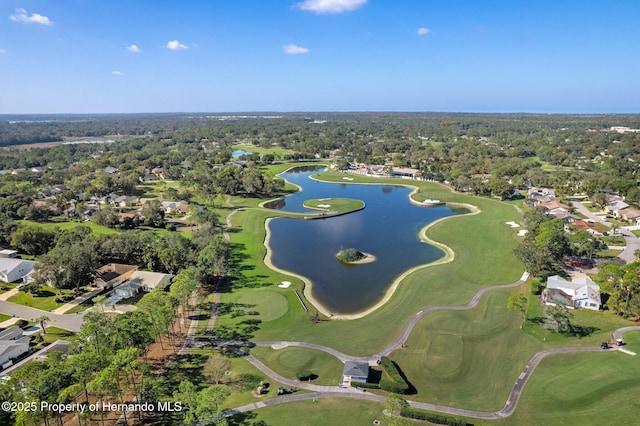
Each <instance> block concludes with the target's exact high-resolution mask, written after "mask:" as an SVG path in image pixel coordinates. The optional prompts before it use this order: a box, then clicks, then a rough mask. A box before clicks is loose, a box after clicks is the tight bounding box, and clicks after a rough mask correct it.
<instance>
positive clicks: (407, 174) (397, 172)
mask: <svg viewBox="0 0 640 426" xmlns="http://www.w3.org/2000/svg"><path fill="white" fill-rule="evenodd" d="M391 176H399V177H403V178H409V179H417V178H420V177H422V173H421V172H420V170H418V169H411V168H408V167H394V168H393V169H392V170H391Z"/></svg>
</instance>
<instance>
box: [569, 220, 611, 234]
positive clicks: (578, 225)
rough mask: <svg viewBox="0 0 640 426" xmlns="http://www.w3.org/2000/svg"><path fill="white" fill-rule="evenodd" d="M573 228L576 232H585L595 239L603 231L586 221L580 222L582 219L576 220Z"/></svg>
mask: <svg viewBox="0 0 640 426" xmlns="http://www.w3.org/2000/svg"><path fill="white" fill-rule="evenodd" d="M573 227H574V229H576V230H577V231H587V232H588V233H590V234H591V235H594V236H596V237H597V236H600V235H602V234H604V229H602V228H600V227H599V226H597V225H596V224H594V223H592V222H587V221H586V220H582V219H580V220H576V221H575V222H574V223H573ZM565 229H566V228H565Z"/></svg>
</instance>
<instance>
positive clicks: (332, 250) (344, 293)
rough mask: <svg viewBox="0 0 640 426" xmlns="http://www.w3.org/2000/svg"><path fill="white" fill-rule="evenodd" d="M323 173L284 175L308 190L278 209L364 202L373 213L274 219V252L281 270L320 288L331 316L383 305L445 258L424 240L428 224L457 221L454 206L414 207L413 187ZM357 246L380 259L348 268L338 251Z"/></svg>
mask: <svg viewBox="0 0 640 426" xmlns="http://www.w3.org/2000/svg"><path fill="white" fill-rule="evenodd" d="M320 170H321V168H318V167H316V166H313V167H312V168H296V169H291V170H289V171H287V172H285V173H282V174H281V175H280V176H281V177H283V178H284V179H286V180H288V181H289V182H291V183H294V184H296V185H298V186H300V187H301V188H302V190H301V191H299V192H297V193H295V194H293V195H291V196H288V197H286V198H285V199H283V200H279V201H277V202H275V203H273V204H272V205H271V206H270V207H271V208H277V209H280V210H284V211H290V212H310V211H312V210H308V209H306V208H304V207H303V206H302V203H303V201H304V200H308V199H311V198H333V197H336V198H337V197H341V198H355V199H359V200H362V201H364V202H365V204H366V207H365V209H364V210H360V211H358V212H355V213H350V214H347V215H344V216H337V217H331V218H327V219H317V220H301V219H289V218H277V219H274V220H272V221H271V222H270V223H269V230H270V232H271V238H270V241H269V246H270V248H271V250H272V254H271V261H272V263H273V265H274V266H276V267H278V268H280V269H283V270H286V271H291V272H295V273H296V274H299V275H302V276H304V277H306V278H308V279H309V280H310V281H311V282H312V284H313V285H312V296H313V297H314V299H316V300H317V301H318V302H319V303H321V304H322V305H323V306H324V307H325V310H326V311H328V312H331V313H334V314H342V315H345V314H354V313H358V312H362V311H364V310H366V309H368V308H370V307H372V306H374V305H375V304H376V303H377V302H379V301H380V300H381V299H382V298H383V297H384V295H385V293H386V291H387V289H388V288H389V287H390V286H391V284H392V283H393V281H394V280H395V279H396V278H397V277H398V276H400V275H401V274H402V273H404V272H405V271H407V270H408V269H411V268H413V267H415V266H418V265H423V264H426V263H430V262H434V261H436V260H438V259H439V258H441V257H443V256H444V252H443V251H442V250H441V249H439V248H437V247H434V246H432V245H430V244H426V243H424V242H422V241H420V239H419V237H418V234H419V232H420V230H421V229H422V228H423V227H424V226H426V225H427V224H429V223H431V222H433V221H435V220H437V219H440V218H443V217H447V216H452V215H455V214H456V213H454V212H453V211H452V210H451V209H449V207H446V206H441V207H419V206H416V205H414V204H411V203H410V201H409V194H410V193H411V191H412V189H410V188H407V187H402V186H396V185H384V184H380V185H358V184H335V183H325V182H319V181H316V180H313V179H310V176H311V175H313V174H316V173H318V172H319V171H320ZM399 183H401V181H399ZM327 203H330V200H328V201H327ZM349 247H354V248H356V249H357V250H359V251H362V252H366V253H370V254H372V255H374V256H375V257H376V258H377V260H376V261H375V262H373V263H367V264H359V265H348V264H343V263H340V262H339V261H338V260H337V259H336V257H335V255H336V253H337V252H338V251H340V249H342V248H349Z"/></svg>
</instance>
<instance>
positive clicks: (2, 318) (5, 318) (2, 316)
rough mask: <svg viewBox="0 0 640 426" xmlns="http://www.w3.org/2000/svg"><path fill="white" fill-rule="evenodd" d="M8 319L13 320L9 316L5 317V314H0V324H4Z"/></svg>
mask: <svg viewBox="0 0 640 426" xmlns="http://www.w3.org/2000/svg"><path fill="white" fill-rule="evenodd" d="M8 319H11V317H10V316H9V315H5V314H0V322H4V321H6V320H8Z"/></svg>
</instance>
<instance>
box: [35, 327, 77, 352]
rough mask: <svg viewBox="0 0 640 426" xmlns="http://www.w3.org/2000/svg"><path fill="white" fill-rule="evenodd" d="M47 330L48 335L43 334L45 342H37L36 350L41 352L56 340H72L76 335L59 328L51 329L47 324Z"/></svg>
mask: <svg viewBox="0 0 640 426" xmlns="http://www.w3.org/2000/svg"><path fill="white" fill-rule="evenodd" d="M45 328H46V330H47V334H42V338H43V341H42V342H37V343H36V344H35V345H34V349H35V350H40V349H42V348H44V347H45V346H47V345H50V344H51V343H53V342H55V341H56V340H72V339H73V336H75V334H74V333H72V332H70V331H69V330H64V329H62V328H58V327H49V326H47V325H46V323H45Z"/></svg>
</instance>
